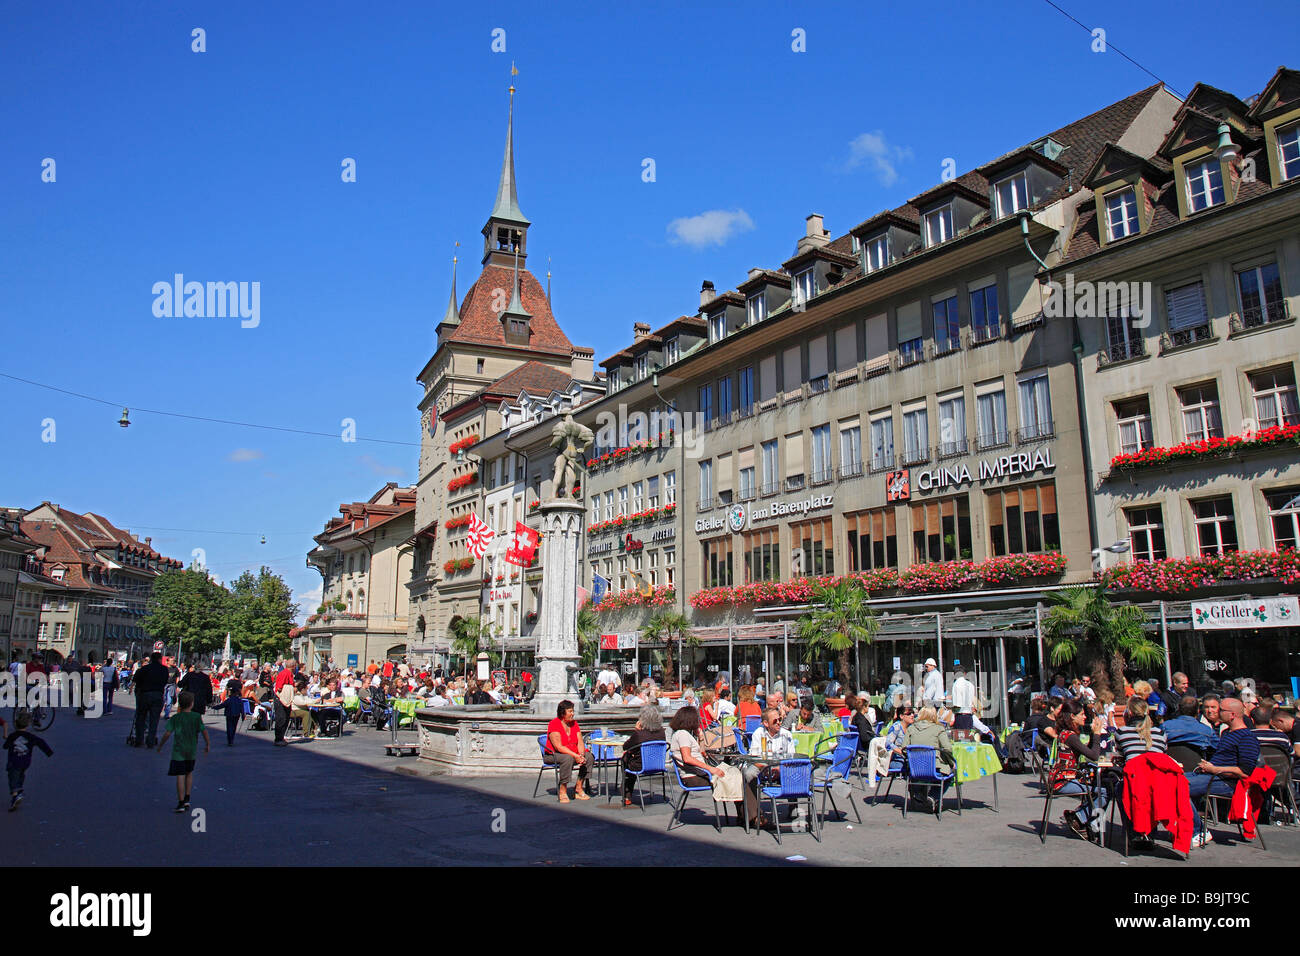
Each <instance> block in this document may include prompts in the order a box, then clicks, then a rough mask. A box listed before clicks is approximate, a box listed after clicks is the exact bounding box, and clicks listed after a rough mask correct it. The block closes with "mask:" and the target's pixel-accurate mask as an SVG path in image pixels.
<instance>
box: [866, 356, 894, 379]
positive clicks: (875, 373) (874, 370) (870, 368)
mask: <svg viewBox="0 0 1300 956" xmlns="http://www.w3.org/2000/svg"><path fill="white" fill-rule="evenodd" d="M888 374H889V357H888V356H885V357H882V358H878V359H874V360H872V361H870V362H868V363H867V364H866V365H864V366H863V367H862V377H863V378H877V377H879V376H881V375H888Z"/></svg>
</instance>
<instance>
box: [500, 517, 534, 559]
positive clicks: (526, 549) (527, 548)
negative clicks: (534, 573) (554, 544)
mask: <svg viewBox="0 0 1300 956" xmlns="http://www.w3.org/2000/svg"><path fill="white" fill-rule="evenodd" d="M541 540H542V536H541V535H540V534H538V533H537V532H536V531H534V530H533V529H532V528H530V527H528V525H526V524H524V523H523V522H522V521H516V522H515V533H514V536H513V537H512V538H511V539H510V546H509V547H507V548H506V553H505V559H506V563H507V564H513V565H515V566H516V567H520V568H526V567H528V565H530V564H532V563H533V557H534V556H535V555H536V554H537V545H538V542H540V541H541Z"/></svg>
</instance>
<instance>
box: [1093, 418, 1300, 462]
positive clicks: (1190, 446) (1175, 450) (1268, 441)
mask: <svg viewBox="0 0 1300 956" xmlns="http://www.w3.org/2000/svg"><path fill="white" fill-rule="evenodd" d="M1270 445H1276V446H1286V445H1294V446H1300V425H1275V426H1273V427H1271V428H1261V429H1260V430H1259V431H1257V432H1254V433H1251V432H1247V433H1244V434H1241V435H1229V436H1227V437H1225V438H1207V439H1205V440H1203V441H1185V442H1182V443H1180V444H1178V445H1173V446H1171V447H1168V448H1144V449H1142V450H1141V451H1135V452H1130V453H1129V454H1126V455H1116V456H1115V457H1114V458H1112V459H1111V460H1110V467H1111V470H1112V471H1123V472H1127V471H1140V470H1142V469H1144V468H1158V467H1160V466H1162V465H1170V464H1175V463H1177V462H1182V461H1205V460H1210V459H1215V458H1226V457H1228V456H1231V455H1234V454H1237V453H1238V452H1241V451H1247V450H1250V449H1255V448H1265V447H1268V446H1270Z"/></svg>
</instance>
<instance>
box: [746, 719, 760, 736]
mask: <svg viewBox="0 0 1300 956" xmlns="http://www.w3.org/2000/svg"><path fill="white" fill-rule="evenodd" d="M762 723H763V718H762V717H756V716H753V715H751V716H749V717H746V718H745V733H746V734H748V735H749V736H751V737H752V736H753V735H754V731H756V730H758V728H759V725H760V724H762Z"/></svg>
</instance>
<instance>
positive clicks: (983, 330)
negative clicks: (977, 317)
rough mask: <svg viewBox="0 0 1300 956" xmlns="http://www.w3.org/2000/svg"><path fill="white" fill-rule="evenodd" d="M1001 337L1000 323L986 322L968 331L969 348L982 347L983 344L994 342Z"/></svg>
mask: <svg viewBox="0 0 1300 956" xmlns="http://www.w3.org/2000/svg"><path fill="white" fill-rule="evenodd" d="M1001 337H1002V323H1001V322H986V323H984V324H983V325H975V326H972V327H971V330H970V342H971V346H972V347H973V346H976V345H983V344H984V343H985V342H994V341H997V340H998V339H1000V338H1001Z"/></svg>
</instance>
